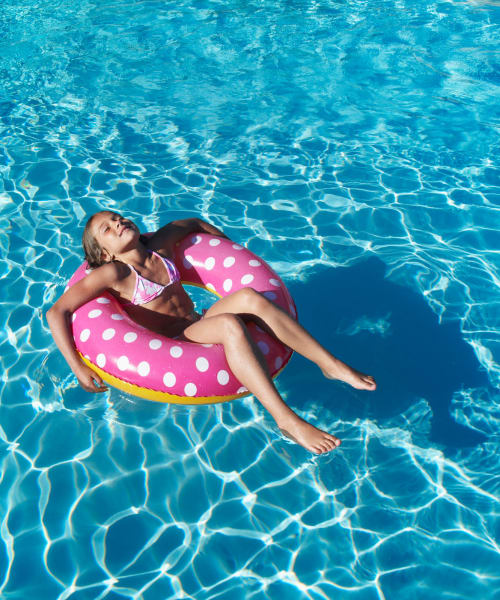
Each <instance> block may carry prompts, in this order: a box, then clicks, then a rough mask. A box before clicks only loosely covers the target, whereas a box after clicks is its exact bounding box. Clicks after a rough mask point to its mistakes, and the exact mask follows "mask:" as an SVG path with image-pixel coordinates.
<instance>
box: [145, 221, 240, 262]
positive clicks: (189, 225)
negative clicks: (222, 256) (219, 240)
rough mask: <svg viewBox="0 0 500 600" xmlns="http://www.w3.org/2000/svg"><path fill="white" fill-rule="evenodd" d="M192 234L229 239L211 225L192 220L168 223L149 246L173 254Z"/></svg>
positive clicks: (153, 236)
mask: <svg viewBox="0 0 500 600" xmlns="http://www.w3.org/2000/svg"><path fill="white" fill-rule="evenodd" d="M190 233H210V234H211V235H217V236H220V237H223V238H226V239H229V238H228V237H227V235H226V234H225V233H223V232H222V231H221V230H220V229H217V227H214V226H213V225H211V224H210V223H207V222H206V221H202V220H201V219H197V218H192V219H182V220H180V221H172V222H171V223H168V224H167V225H165V226H164V227H162V228H161V229H158V231H157V232H156V233H154V234H153V235H152V236H151V237H150V238H149V240H148V244H147V245H148V248H151V249H152V250H164V251H165V252H168V253H169V254H173V252H174V249H175V245H176V244H177V243H178V242H180V241H181V240H182V239H183V238H185V237H186V236H187V235H189V234H190Z"/></svg>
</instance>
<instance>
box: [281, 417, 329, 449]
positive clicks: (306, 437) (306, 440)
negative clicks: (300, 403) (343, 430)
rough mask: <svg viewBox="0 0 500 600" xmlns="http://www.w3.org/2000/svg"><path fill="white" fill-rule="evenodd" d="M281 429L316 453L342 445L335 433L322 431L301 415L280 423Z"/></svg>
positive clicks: (287, 435)
mask: <svg viewBox="0 0 500 600" xmlns="http://www.w3.org/2000/svg"><path fill="white" fill-rule="evenodd" d="M278 427H279V428H280V431H281V432H282V433H283V434H284V435H286V437H288V438H290V439H291V440H293V441H294V442H296V443H297V444H300V445H301V446H303V447H304V448H306V449H307V450H310V451H311V452H314V453H315V454H324V453H325V452H330V450H333V449H334V448H337V447H338V446H340V440H339V439H338V438H336V437H335V436H334V435H331V434H329V433H326V431H322V430H321V429H318V428H317V427H314V425H311V424H310V423H308V422H307V421H304V419H301V418H300V417H299V416H297V415H294V417H293V418H292V419H290V420H288V421H287V422H286V423H282V424H281V425H280V424H278Z"/></svg>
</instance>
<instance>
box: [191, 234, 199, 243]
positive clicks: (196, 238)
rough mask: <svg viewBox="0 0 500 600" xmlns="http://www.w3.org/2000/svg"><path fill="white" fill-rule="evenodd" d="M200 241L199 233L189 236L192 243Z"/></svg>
mask: <svg viewBox="0 0 500 600" xmlns="http://www.w3.org/2000/svg"><path fill="white" fill-rule="evenodd" d="M200 242H201V237H200V236H199V235H195V236H194V237H192V238H191V243H192V244H194V245H195V246H196V244H199V243H200Z"/></svg>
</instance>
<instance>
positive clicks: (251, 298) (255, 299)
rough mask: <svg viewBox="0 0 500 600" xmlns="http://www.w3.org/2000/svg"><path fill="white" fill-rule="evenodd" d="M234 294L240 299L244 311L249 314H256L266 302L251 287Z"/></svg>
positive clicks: (265, 299)
mask: <svg viewBox="0 0 500 600" xmlns="http://www.w3.org/2000/svg"><path fill="white" fill-rule="evenodd" d="M236 293H237V294H239V296H240V298H241V301H242V304H243V305H244V310H245V311H248V312H251V313H258V312H259V310H261V309H262V307H263V306H264V305H265V304H266V302H267V298H265V297H264V296H263V295H262V294H261V293H260V292H257V291H256V290H254V289H253V288H251V287H246V288H243V289H241V290H239V291H238V292H236Z"/></svg>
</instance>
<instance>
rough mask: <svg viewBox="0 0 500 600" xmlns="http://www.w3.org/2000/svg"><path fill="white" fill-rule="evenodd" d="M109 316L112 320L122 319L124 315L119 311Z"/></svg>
mask: <svg viewBox="0 0 500 600" xmlns="http://www.w3.org/2000/svg"><path fill="white" fill-rule="evenodd" d="M111 318H112V319H113V321H123V319H124V318H125V317H124V316H123V315H120V314H119V313H113V314H112V315H111Z"/></svg>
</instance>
